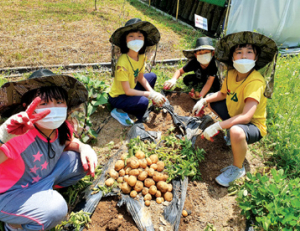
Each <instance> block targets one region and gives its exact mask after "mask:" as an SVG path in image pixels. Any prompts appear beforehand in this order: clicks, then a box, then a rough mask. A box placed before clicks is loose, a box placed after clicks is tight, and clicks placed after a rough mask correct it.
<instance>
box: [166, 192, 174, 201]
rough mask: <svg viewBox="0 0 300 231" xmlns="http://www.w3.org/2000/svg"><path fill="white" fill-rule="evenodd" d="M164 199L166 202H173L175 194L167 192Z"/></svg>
mask: <svg viewBox="0 0 300 231" xmlns="http://www.w3.org/2000/svg"><path fill="white" fill-rule="evenodd" d="M164 199H165V200H166V201H172V200H173V194H172V193H170V192H166V193H165V194H164Z"/></svg>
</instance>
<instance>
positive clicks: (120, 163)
mask: <svg viewBox="0 0 300 231" xmlns="http://www.w3.org/2000/svg"><path fill="white" fill-rule="evenodd" d="M124 166H125V164H124V161H123V160H117V162H116V164H115V170H116V171H120V170H121V169H122V168H124Z"/></svg>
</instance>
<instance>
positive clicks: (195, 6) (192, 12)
mask: <svg viewBox="0 0 300 231" xmlns="http://www.w3.org/2000/svg"><path fill="white" fill-rule="evenodd" d="M198 5H199V0H196V1H195V2H194V5H193V8H192V10H191V13H190V15H189V21H192V22H193V21H194V18H195V17H194V14H195V12H196V10H197V7H198Z"/></svg>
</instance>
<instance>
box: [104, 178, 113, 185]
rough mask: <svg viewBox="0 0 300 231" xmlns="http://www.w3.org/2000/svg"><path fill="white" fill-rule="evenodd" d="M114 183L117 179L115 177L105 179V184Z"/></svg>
mask: <svg viewBox="0 0 300 231" xmlns="http://www.w3.org/2000/svg"><path fill="white" fill-rule="evenodd" d="M114 183H115V179H114V178H108V179H107V180H106V181H105V185H106V186H108V187H110V186H112V185H113V184H114Z"/></svg>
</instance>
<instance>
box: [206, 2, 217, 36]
mask: <svg viewBox="0 0 300 231" xmlns="http://www.w3.org/2000/svg"><path fill="white" fill-rule="evenodd" d="M216 7H217V6H216V5H213V4H210V6H209V8H208V12H207V16H206V18H207V28H208V31H211V23H212V19H213V17H214V9H215V8H216Z"/></svg>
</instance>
